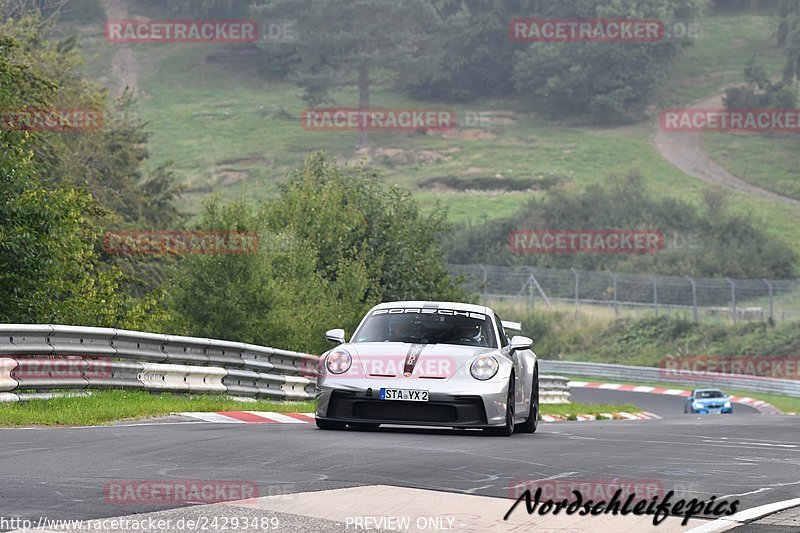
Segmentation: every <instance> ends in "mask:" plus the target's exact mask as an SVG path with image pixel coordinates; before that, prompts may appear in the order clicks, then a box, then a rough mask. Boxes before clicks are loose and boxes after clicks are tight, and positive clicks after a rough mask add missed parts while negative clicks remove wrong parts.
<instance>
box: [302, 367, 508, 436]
mask: <svg viewBox="0 0 800 533" xmlns="http://www.w3.org/2000/svg"><path fill="white" fill-rule="evenodd" d="M381 388H396V389H419V390H427V391H429V396H428V401H427V402H410V401H397V400H381V399H379V398H380V390H381ZM476 389H477V390H478V393H476ZM316 398H317V411H316V417H317V418H318V419H323V420H329V421H336V422H345V423H354V424H356V423H362V424H398V425H414V426H445V427H464V428H487V427H497V426H502V425H504V424H505V413H506V402H507V399H508V381H507V380H498V379H492V380H489V381H485V382H478V381H477V380H476V381H475V382H474V383H469V384H463V385H457V384H455V383H453V382H451V381H450V380H431V379H414V378H409V379H402V380H401V381H400V382H398V381H396V380H392V381H388V380H379V379H358V380H350V379H339V380H332V379H327V380H320V383H318V385H317V394H316Z"/></svg>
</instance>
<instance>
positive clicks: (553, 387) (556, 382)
mask: <svg viewBox="0 0 800 533" xmlns="http://www.w3.org/2000/svg"><path fill="white" fill-rule="evenodd" d="M571 401H572V395H571V394H570V392H569V380H568V379H567V378H565V377H561V376H546V375H542V376H539V402H540V403H570V402H571Z"/></svg>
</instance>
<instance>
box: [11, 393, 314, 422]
mask: <svg viewBox="0 0 800 533" xmlns="http://www.w3.org/2000/svg"><path fill="white" fill-rule="evenodd" d="M242 410H247V411H276V412H283V413H308V412H312V411H313V410H314V402H310V401H306V402H282V401H263V400H259V401H256V402H247V403H245V402H237V401H235V400H230V399H227V398H226V397H224V396H216V395H215V396H212V395H204V396H185V395H178V394H169V393H163V394H151V393H149V392H143V391H131V390H108V391H93V392H92V395H91V396H87V397H78V398H54V399H52V400H31V401H28V402H19V403H9V404H0V426H92V425H101V424H107V423H109V422H113V421H118V420H137V419H141V418H149V417H154V416H162V415H168V414H169V413H173V412H176V411H242Z"/></svg>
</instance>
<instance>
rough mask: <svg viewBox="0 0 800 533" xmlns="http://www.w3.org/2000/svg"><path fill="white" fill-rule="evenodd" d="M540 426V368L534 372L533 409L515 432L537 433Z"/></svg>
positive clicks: (532, 388) (532, 385) (532, 387)
mask: <svg viewBox="0 0 800 533" xmlns="http://www.w3.org/2000/svg"><path fill="white" fill-rule="evenodd" d="M538 425H539V367H538V366H537V367H536V368H534V370H533V383H532V384H531V407H530V409H529V410H528V418H527V420H525V422H523V423H522V424H517V426H516V427H515V428H514V430H515V431H516V432H517V433H536V427H537V426H538Z"/></svg>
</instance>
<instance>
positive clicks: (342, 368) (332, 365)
mask: <svg viewBox="0 0 800 533" xmlns="http://www.w3.org/2000/svg"><path fill="white" fill-rule="evenodd" d="M352 364H353V358H352V357H351V356H350V354H349V353H348V352H347V350H343V349H341V348H337V349H336V350H333V351H332V352H331V353H329V354H328V355H327V357H325V367H326V368H327V369H328V372H330V373H331V374H344V373H345V372H347V371H348V370H350V365H352Z"/></svg>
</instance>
